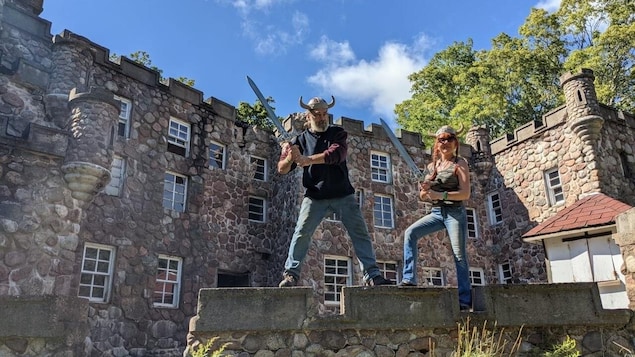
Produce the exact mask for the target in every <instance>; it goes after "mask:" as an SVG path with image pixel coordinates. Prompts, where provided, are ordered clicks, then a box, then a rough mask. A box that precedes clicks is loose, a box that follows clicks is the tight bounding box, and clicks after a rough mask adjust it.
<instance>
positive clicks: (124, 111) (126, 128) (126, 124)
mask: <svg viewBox="0 0 635 357" xmlns="http://www.w3.org/2000/svg"><path fill="white" fill-rule="evenodd" d="M114 97H115V100H118V101H119V106H120V109H119V124H118V126H117V135H119V136H121V137H122V138H128V137H130V112H131V109H132V102H131V101H130V100H128V99H126V98H122V97H120V96H117V95H116V96H114Z"/></svg>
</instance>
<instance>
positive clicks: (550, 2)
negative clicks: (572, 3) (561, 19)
mask: <svg viewBox="0 0 635 357" xmlns="http://www.w3.org/2000/svg"><path fill="white" fill-rule="evenodd" d="M560 1H562V0H540V1H538V3H537V4H536V6H535V7H536V8H539V9H544V10H545V11H547V12H554V11H556V10H558V9H559V8H560Z"/></svg>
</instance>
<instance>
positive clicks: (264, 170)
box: [249, 155, 269, 182]
mask: <svg viewBox="0 0 635 357" xmlns="http://www.w3.org/2000/svg"><path fill="white" fill-rule="evenodd" d="M258 161H262V165H261V164H260V163H259V162H258ZM249 162H250V164H251V165H252V167H253V168H254V180H256V181H261V182H267V180H269V177H268V175H267V173H268V171H269V161H268V160H267V159H265V158H264V157H259V156H254V155H252V156H251V157H250V158H249ZM260 168H262V170H259V169H260ZM259 174H260V175H261V176H262V178H259V177H258V176H259Z"/></svg>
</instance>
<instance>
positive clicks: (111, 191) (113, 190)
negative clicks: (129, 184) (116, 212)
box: [104, 155, 126, 197]
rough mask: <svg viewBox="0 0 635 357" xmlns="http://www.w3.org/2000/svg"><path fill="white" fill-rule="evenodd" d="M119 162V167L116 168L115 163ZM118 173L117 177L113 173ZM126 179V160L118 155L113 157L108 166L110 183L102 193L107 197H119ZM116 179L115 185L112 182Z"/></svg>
mask: <svg viewBox="0 0 635 357" xmlns="http://www.w3.org/2000/svg"><path fill="white" fill-rule="evenodd" d="M117 161H119V162H121V165H120V167H116V162H117ZM115 172H119V175H118V176H115V175H113V173H115ZM125 178H126V159H125V158H124V157H122V156H119V155H113V157H112V164H111V166H110V182H108V184H107V185H106V187H104V193H105V194H107V195H108V196H115V197H120V196H121V193H122V192H123V185H124V179H125ZM115 179H116V184H115V183H113V180H115Z"/></svg>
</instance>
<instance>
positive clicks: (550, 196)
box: [544, 167, 564, 206]
mask: <svg viewBox="0 0 635 357" xmlns="http://www.w3.org/2000/svg"><path fill="white" fill-rule="evenodd" d="M552 173H557V174H558V176H557V178H558V184H557V185H552V180H551V178H550V175H551V174H552ZM544 179H545V188H546V191H547V200H548V201H549V205H550V206H555V205H559V204H562V203H564V190H563V188H562V179H561V178H560V171H558V168H557V167H556V168H553V169H550V170H547V171H545V174H544ZM556 189H560V193H559V195H558V196H560V197H561V199H558V198H556V192H555V191H556Z"/></svg>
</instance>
